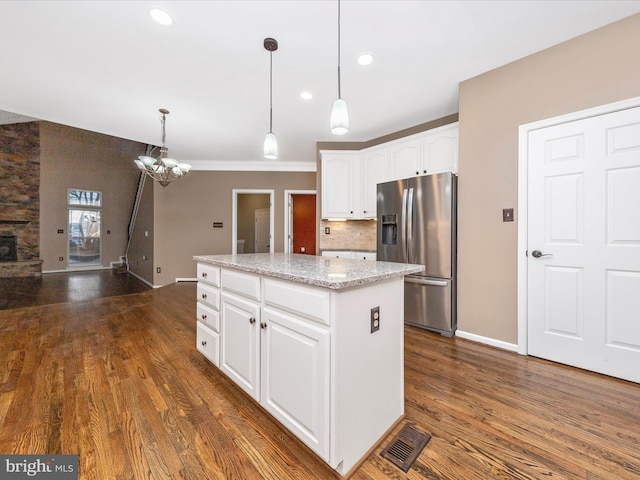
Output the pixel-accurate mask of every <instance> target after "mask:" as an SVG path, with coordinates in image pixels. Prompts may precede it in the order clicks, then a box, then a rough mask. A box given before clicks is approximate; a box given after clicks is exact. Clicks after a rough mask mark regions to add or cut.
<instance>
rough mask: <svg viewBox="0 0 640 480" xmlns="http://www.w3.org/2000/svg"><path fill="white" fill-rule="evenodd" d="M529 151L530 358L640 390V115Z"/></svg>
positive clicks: (584, 123)
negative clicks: (632, 383) (615, 379)
mask: <svg viewBox="0 0 640 480" xmlns="http://www.w3.org/2000/svg"><path fill="white" fill-rule="evenodd" d="M528 146H529V152H528V154H529V159H528V168H529V172H528V181H529V185H528V194H529V199H528V210H529V211H528V220H529V223H528V259H527V261H528V351H529V353H530V354H532V355H536V356H540V357H543V358H547V359H549V360H554V361H558V362H562V363H567V364H569V365H573V366H577V367H580V368H585V369H588V370H593V371H596V372H600V373H604V374H607V375H612V376H616V377H619V378H624V379H627V380H631V381H635V382H640V369H638V368H637V367H636V366H637V365H639V364H640V294H638V292H640V208H638V205H640V108H632V109H628V110H624V111H620V112H614V113H610V114H606V115H600V116H597V117H591V118H587V119H583V120H578V121H574V122H570V123H564V124H559V125H555V126H551V127H548V128H543V129H539V130H534V131H531V132H529V143H528ZM535 250H537V251H538V252H534V251H535ZM533 253H536V256H534V255H533Z"/></svg>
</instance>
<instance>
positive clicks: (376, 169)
mask: <svg viewBox="0 0 640 480" xmlns="http://www.w3.org/2000/svg"><path fill="white" fill-rule="evenodd" d="M359 160H360V161H359V162H358V163H359V166H360V169H359V175H358V179H359V188H358V190H359V195H360V203H359V205H360V209H359V213H360V214H361V215H362V218H376V216H377V215H376V211H377V203H378V183H383V182H386V181H387V179H388V177H389V173H388V171H387V166H388V162H387V149H386V148H375V147H374V148H369V149H367V150H366V151H363V152H362V154H361V155H360V158H359ZM356 208H357V205H356Z"/></svg>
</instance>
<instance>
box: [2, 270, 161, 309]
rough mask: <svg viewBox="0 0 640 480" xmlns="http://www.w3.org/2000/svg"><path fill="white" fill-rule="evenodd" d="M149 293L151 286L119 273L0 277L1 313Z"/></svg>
mask: <svg viewBox="0 0 640 480" xmlns="http://www.w3.org/2000/svg"><path fill="white" fill-rule="evenodd" d="M147 290H149V287H148V286H146V285H145V284H144V283H142V282H141V281H140V280H138V279H136V278H135V277H134V276H133V275H130V274H128V273H124V274H122V273H116V272H115V270H89V271H82V272H65V273H45V274H43V275H42V277H40V278H36V277H17V278H0V310H7V309H11V308H20V307H32V306H35V305H51V304H53V303H63V302H81V301H84V300H92V299H94V298H103V297H112V296H115V295H125V294H129V293H139V292H144V291H147Z"/></svg>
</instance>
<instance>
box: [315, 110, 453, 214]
mask: <svg viewBox="0 0 640 480" xmlns="http://www.w3.org/2000/svg"><path fill="white" fill-rule="evenodd" d="M320 153H321V155H322V169H321V179H322V180H321V181H322V218H336V219H347V220H363V219H371V218H377V215H376V208H377V185H378V183H384V182H388V181H391V180H398V179H401V178H408V177H415V176H418V175H430V174H433V173H442V172H453V173H458V123H457V122H456V123H451V124H449V125H444V126H442V127H438V128H434V129H432V130H427V131H426V132H421V133H416V134H415V135H410V136H408V137H404V138H400V139H398V140H393V141H391V142H387V143H383V144H380V145H376V146H374V147H370V148H365V149H362V150H323V151H321V152H320Z"/></svg>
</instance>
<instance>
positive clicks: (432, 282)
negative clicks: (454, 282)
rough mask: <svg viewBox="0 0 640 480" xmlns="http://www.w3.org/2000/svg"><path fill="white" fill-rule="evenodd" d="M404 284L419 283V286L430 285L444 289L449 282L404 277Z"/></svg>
mask: <svg viewBox="0 0 640 480" xmlns="http://www.w3.org/2000/svg"><path fill="white" fill-rule="evenodd" d="M404 280H405V282H408V283H419V284H420V285H432V286H434V287H446V286H447V285H449V282H447V281H446V280H427V279H424V278H416V277H404Z"/></svg>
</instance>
